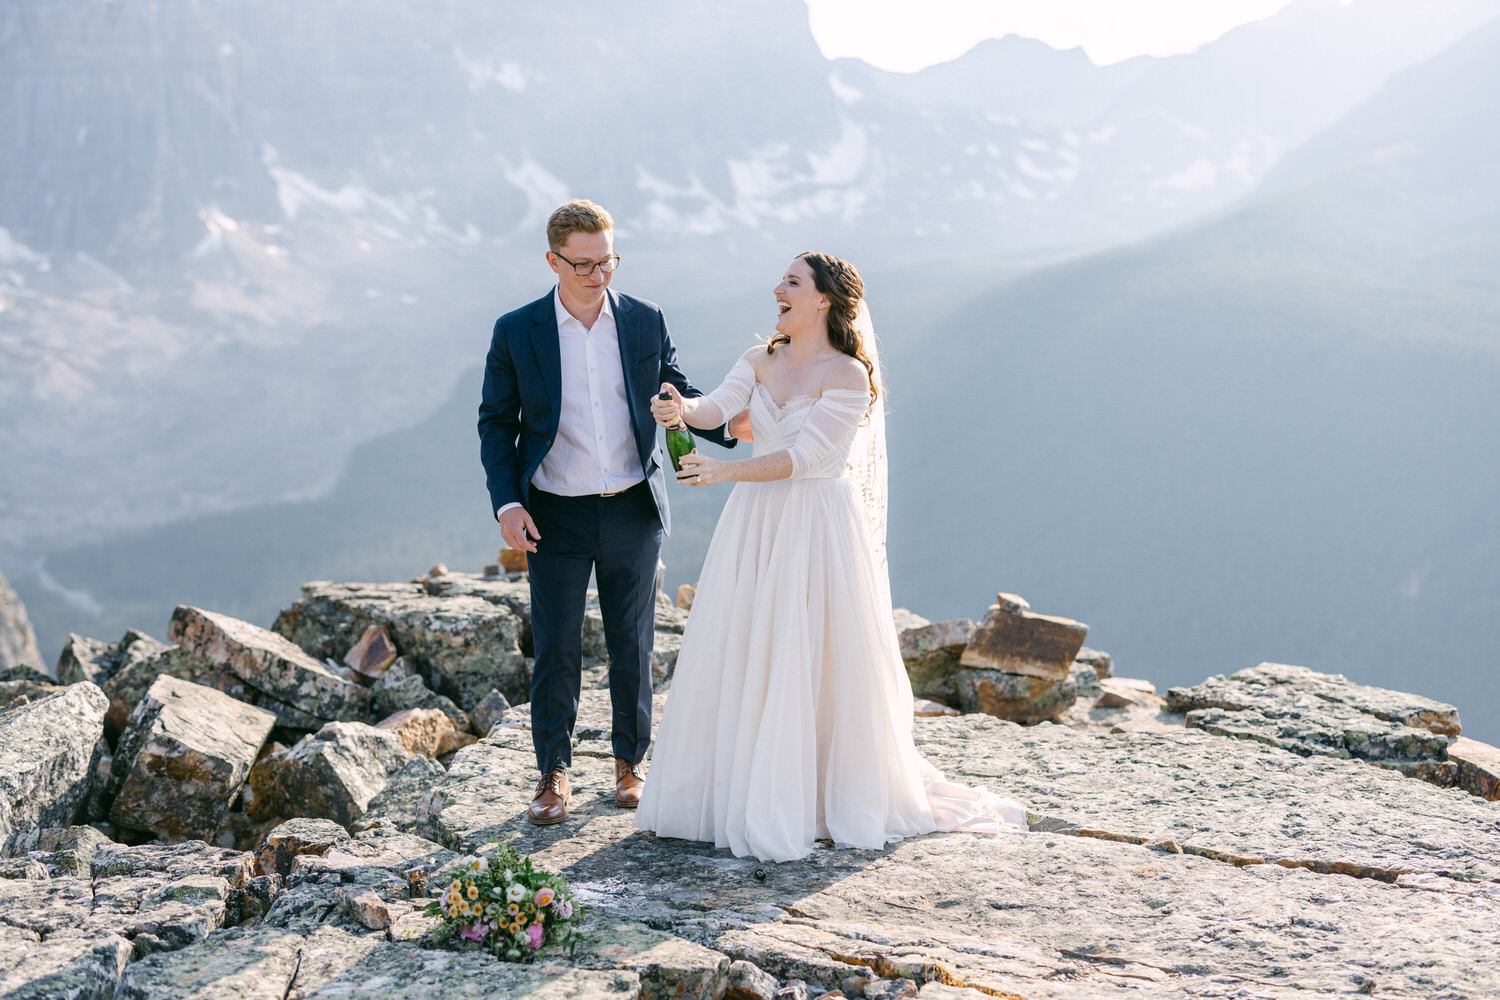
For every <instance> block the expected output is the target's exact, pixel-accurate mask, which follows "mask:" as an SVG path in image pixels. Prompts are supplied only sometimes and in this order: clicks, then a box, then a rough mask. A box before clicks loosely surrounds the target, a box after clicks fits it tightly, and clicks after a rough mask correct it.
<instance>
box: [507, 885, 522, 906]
mask: <svg viewBox="0 0 1500 1000" xmlns="http://www.w3.org/2000/svg"><path fill="white" fill-rule="evenodd" d="M525 898H526V887H525V886H524V885H521V884H520V883H517V884H516V885H513V886H511V887H510V888H509V889H506V890H505V901H506V902H507V903H519V902H520V901H521V900H523V899H525Z"/></svg>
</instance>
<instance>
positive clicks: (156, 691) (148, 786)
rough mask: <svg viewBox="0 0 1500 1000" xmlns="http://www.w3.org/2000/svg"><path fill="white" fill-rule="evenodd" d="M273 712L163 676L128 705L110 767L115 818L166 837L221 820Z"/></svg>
mask: <svg viewBox="0 0 1500 1000" xmlns="http://www.w3.org/2000/svg"><path fill="white" fill-rule="evenodd" d="M275 724H276V716H275V715H274V714H272V713H270V712H266V711H263V710H261V709H259V708H255V707H254V706H252V705H246V704H245V703H244V702H241V701H236V700H235V699H233V698H231V697H229V695H227V694H224V693H222V692H220V691H216V690H214V689H213V688H210V687H204V686H203V685H201V684H193V683H190V682H188V681H183V680H178V679H177V678H175V677H168V676H162V677H158V678H157V679H156V682H155V683H154V684H152V685H151V690H150V691H148V692H147V694H146V697H144V698H142V699H141V701H140V704H138V705H137V706H136V707H135V710H134V711H133V712H131V714H130V719H129V722H128V723H127V724H126V726H125V732H124V733H123V735H122V736H121V737H120V746H119V748H118V750H117V752H116V753H115V757H114V764H113V770H112V771H111V773H110V786H111V788H110V791H111V792H112V793H113V796H114V804H113V806H112V807H111V809H110V814H109V815H110V822H112V823H114V824H115V825H116V826H118V827H124V828H126V829H134V830H147V831H150V832H152V833H155V834H156V835H157V836H159V837H161V838H162V839H164V840H167V841H178V840H182V839H184V838H187V837H193V838H197V839H199V840H208V839H210V838H211V837H213V836H214V834H215V833H217V832H218V830H219V828H220V827H221V826H223V825H224V821H225V819H226V818H227V817H228V815H229V807H230V805H231V804H232V803H233V802H234V799H235V796H237V795H239V793H240V788H241V787H242V786H243V785H244V784H245V778H246V776H247V775H248V774H249V773H250V766H251V765H252V764H254V763H255V756H256V754H257V753H258V752H259V750H260V748H261V744H263V743H264V742H265V741H266V737H267V736H269V735H270V734H271V727H272V726H274V725H275Z"/></svg>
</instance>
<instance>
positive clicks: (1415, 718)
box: [1167, 663, 1460, 736]
mask: <svg viewBox="0 0 1500 1000" xmlns="http://www.w3.org/2000/svg"><path fill="white" fill-rule="evenodd" d="M1318 702H1321V703H1323V704H1325V705H1339V706H1344V707H1347V708H1349V709H1352V710H1354V711H1357V712H1360V713H1362V714H1364V715H1370V716H1374V717H1375V718H1377V719H1381V720H1384V721H1386V722H1394V723H1398V724H1400V725H1404V726H1411V727H1412V728H1414V729H1425V730H1427V731H1428V732H1432V733H1439V734H1441V735H1443V736H1457V735H1458V734H1459V729H1460V726H1459V719H1458V709H1456V708H1454V707H1453V706H1452V705H1448V704H1445V703H1444V702H1440V701H1433V700H1432V699H1431V698H1423V697H1422V696H1421V695H1415V694H1407V693H1406V692H1404V691H1391V690H1389V689H1387V688H1377V687H1368V686H1366V685H1364V684H1356V683H1354V682H1353V681H1351V680H1349V679H1348V678H1347V677H1345V676H1344V675H1343V674H1324V673H1319V672H1318V671H1316V670H1309V669H1308V668H1307V667H1297V666H1292V665H1290V664H1286V663H1262V664H1260V666H1257V667H1252V668H1251V669H1249V670H1241V671H1240V672H1239V673H1237V674H1232V675H1231V676H1229V677H1224V676H1222V675H1220V676H1218V677H1210V678H1209V679H1208V680H1206V681H1204V682H1203V683H1202V684H1197V685H1194V686H1193V687H1186V688H1172V689H1170V690H1169V691H1168V692H1167V707H1168V708H1169V709H1170V710H1171V711H1174V712H1191V711H1194V710H1196V709H1200V708H1220V709H1225V710H1228V711H1231V712H1242V711H1245V710H1246V709H1258V710H1260V711H1263V712H1275V711H1277V710H1280V709H1284V708H1286V707H1287V706H1296V705H1310V704H1315V703H1318Z"/></svg>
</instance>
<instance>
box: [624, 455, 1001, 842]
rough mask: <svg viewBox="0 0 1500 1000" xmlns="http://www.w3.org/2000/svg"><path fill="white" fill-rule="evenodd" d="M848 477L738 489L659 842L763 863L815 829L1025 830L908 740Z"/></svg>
mask: <svg viewBox="0 0 1500 1000" xmlns="http://www.w3.org/2000/svg"><path fill="white" fill-rule="evenodd" d="M866 532H867V529H866V527H865V522H864V519H863V516H862V513H861V509H860V507H859V505H858V502H857V499H856V497H855V494H854V491H853V488H852V487H851V485H850V483H849V482H848V481H847V480H843V479H805V480H781V481H777V482H770V483H740V484H738V485H736V486H735V488H734V491H733V493H732V494H731V495H730V497H729V500H728V502H727V503H726V504H725V507H724V512H723V515H722V516H721V517H720V519H719V524H718V527H717V529H716V530H715V532H714V536H713V540H712V542H711V543H710V544H709V549H708V554H707V556H706V558H705V560H704V563H703V571H702V574H701V576H700V578H699V582H698V590H697V594H696V595H695V598H694V602H693V610H692V612H691V614H690V615H689V617H688V624H687V628H686V630H685V632H684V634H683V638H682V650H681V652H680V653H679V654H678V658H677V667H676V671H675V673H674V676H673V680H672V690H671V693H670V694H669V696H668V698H667V704H666V708H665V710H664V712H663V714H662V719H661V725H660V728H659V730H658V734H657V737H656V745H655V749H654V751H653V753H652V756H651V761H650V766H649V769H648V771H647V775H646V787H645V789H644V791H643V793H642V797H641V804H640V807H639V808H638V809H637V811H636V825H637V826H638V827H640V828H641V829H643V830H649V831H654V832H655V833H656V834H658V835H659V836H663V837H679V838H683V839H686V840H698V841H707V842H710V843H713V844H714V845H715V846H717V847H727V848H729V849H730V850H731V851H733V852H734V853H735V854H736V855H737V856H740V857H747V856H752V855H753V856H755V857H758V858H761V859H763V860H767V861H789V860H793V859H796V858H801V857H805V856H806V855H807V854H808V853H809V852H810V851H811V850H812V849H813V847H814V843H815V841H817V840H819V839H828V840H832V841H833V843H834V844H835V845H837V846H841V847H861V848H881V847H884V846H886V845H887V844H889V843H891V842H893V841H896V840H899V839H901V838H904V837H911V836H916V835H919V834H925V833H931V832H933V831H935V830H941V831H955V830H963V831H970V832H988V833H995V832H998V831H999V830H1001V829H1004V828H1011V829H1025V811H1024V810H1023V809H1022V808H1021V807H1020V806H1019V805H1017V804H1016V803H1014V802H1010V801H1007V800H1004V799H1001V798H999V797H998V796H996V795H994V794H993V793H991V792H988V791H986V790H984V789H978V788H971V787H967V786H962V785H956V784H952V783H950V782H947V781H945V780H944V779H943V776H942V775H941V774H940V773H939V772H938V771H937V769H936V768H934V767H933V766H932V765H931V764H929V763H928V762H927V761H926V760H925V759H924V758H923V757H922V756H921V754H919V753H918V752H917V749H916V746H915V744H914V743H913V742H912V695H911V683H910V681H909V680H908V679H907V676H906V669H905V665H904V664H903V663H902V660H901V652H900V648H899V645H898V643H897V639H896V631H895V627H894V625H893V623H892V620H891V599H890V580H889V576H888V574H887V571H886V569H885V566H884V565H883V564H880V563H877V560H876V558H875V554H874V550H873V548H872V546H871V545H870V542H869V538H868V535H867V533H866Z"/></svg>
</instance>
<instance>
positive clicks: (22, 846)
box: [0, 826, 119, 878]
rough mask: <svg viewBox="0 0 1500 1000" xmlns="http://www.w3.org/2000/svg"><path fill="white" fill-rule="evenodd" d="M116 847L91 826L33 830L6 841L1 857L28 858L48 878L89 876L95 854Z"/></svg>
mask: <svg viewBox="0 0 1500 1000" xmlns="http://www.w3.org/2000/svg"><path fill="white" fill-rule="evenodd" d="M105 845H109V846H112V847H115V846H119V845H117V844H115V843H114V841H112V840H110V839H109V838H108V837H106V836H105V835H104V834H103V833H101V832H99V831H98V830H96V829H94V828H93V827H91V826H62V827H33V828H32V829H29V830H26V831H24V832H21V833H13V834H11V835H10V836H9V837H7V838H5V845H4V847H3V849H0V857H6V858H22V857H25V858H29V859H31V860H34V861H36V862H38V863H39V864H41V865H42V866H43V868H44V870H45V871H46V872H47V875H48V877H50V878H60V877H64V876H69V875H78V874H83V875H87V874H89V871H90V868H89V865H90V863H91V862H92V861H93V857H94V852H95V851H97V850H98V849H99V848H101V847H103V846H105Z"/></svg>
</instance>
